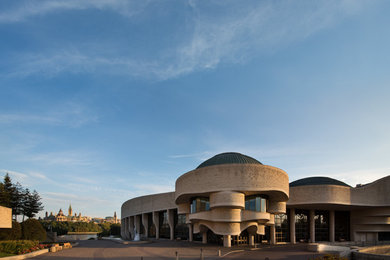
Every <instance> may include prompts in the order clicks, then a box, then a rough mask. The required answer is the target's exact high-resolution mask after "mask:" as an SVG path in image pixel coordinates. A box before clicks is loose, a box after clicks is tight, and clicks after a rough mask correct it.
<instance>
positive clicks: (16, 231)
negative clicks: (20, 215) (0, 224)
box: [0, 221, 22, 240]
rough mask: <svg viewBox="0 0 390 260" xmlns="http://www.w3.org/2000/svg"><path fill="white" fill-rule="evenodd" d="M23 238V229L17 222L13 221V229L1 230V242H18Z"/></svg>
mask: <svg viewBox="0 0 390 260" xmlns="http://www.w3.org/2000/svg"><path fill="white" fill-rule="evenodd" d="M21 237H22V228H21V226H20V224H19V223H18V222H16V221H12V228H11V229H9V228H0V240H18V239H20V238H21Z"/></svg>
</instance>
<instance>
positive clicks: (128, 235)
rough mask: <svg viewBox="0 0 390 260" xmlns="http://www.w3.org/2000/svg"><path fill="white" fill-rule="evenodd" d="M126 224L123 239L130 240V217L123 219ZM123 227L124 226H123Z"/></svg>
mask: <svg viewBox="0 0 390 260" xmlns="http://www.w3.org/2000/svg"><path fill="white" fill-rule="evenodd" d="M123 220H124V221H125V222H124V225H123V227H124V230H123V238H124V239H130V231H129V221H130V217H126V218H124V219H123ZM121 227H122V225H121Z"/></svg>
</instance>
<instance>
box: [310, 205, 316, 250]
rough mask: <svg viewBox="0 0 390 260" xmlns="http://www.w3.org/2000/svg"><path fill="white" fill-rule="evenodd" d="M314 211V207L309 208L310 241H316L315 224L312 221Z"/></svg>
mask: <svg viewBox="0 0 390 260" xmlns="http://www.w3.org/2000/svg"><path fill="white" fill-rule="evenodd" d="M314 216H315V212H314V209H311V210H310V214H309V221H310V243H315V242H316V224H315V221H314Z"/></svg>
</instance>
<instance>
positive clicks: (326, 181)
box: [290, 177, 351, 187]
mask: <svg viewBox="0 0 390 260" xmlns="http://www.w3.org/2000/svg"><path fill="white" fill-rule="evenodd" d="M306 185H339V186H345V187H351V186H349V185H348V184H346V183H344V182H342V181H339V180H335V179H332V178H329V177H308V178H303V179H300V180H296V181H293V182H291V183H290V187H297V186H306Z"/></svg>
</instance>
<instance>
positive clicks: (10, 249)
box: [0, 240, 38, 254]
mask: <svg viewBox="0 0 390 260" xmlns="http://www.w3.org/2000/svg"><path fill="white" fill-rule="evenodd" d="M34 247H38V241H31V240H19V241H0V251H1V252H4V253H8V254H21V253H23V252H26V251H28V250H30V249H32V248H34Z"/></svg>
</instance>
